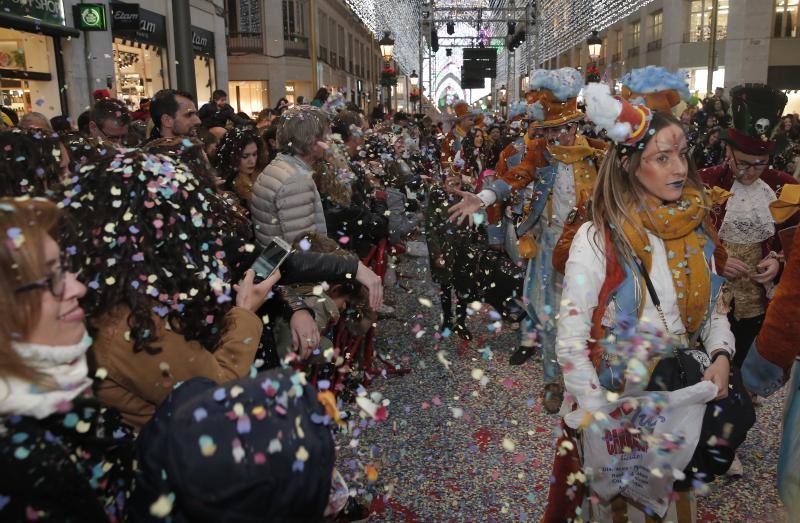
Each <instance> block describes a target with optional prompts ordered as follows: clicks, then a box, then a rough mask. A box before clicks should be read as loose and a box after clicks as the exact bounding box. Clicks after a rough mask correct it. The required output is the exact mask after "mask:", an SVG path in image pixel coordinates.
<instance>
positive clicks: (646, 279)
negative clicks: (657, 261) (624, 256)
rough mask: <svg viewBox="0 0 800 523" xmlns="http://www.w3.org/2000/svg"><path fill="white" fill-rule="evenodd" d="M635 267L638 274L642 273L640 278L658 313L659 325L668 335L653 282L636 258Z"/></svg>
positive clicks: (664, 317)
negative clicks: (661, 324) (637, 269)
mask: <svg viewBox="0 0 800 523" xmlns="http://www.w3.org/2000/svg"><path fill="white" fill-rule="evenodd" d="M636 266H637V267H638V268H639V272H641V273H642V277H643V278H644V283H645V286H646V287H647V294H649V295H650V299H651V300H653V306H654V307H655V308H656V310H657V311H658V316H659V317H660V318H661V323H663V324H664V330H665V331H666V333H667V334H669V333H670V332H669V327H668V326H667V318H666V316H664V311H663V310H661V300H659V299H658V293H657V292H656V288H655V286H654V285H653V281H652V280H651V279H650V275H649V274H647V269H646V268H645V266H644V264H643V263H642V260H640V259H639V258H636Z"/></svg>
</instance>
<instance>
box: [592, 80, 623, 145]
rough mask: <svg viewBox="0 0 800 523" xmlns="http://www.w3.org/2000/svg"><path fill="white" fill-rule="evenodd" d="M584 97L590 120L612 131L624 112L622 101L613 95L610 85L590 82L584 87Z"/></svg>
mask: <svg viewBox="0 0 800 523" xmlns="http://www.w3.org/2000/svg"><path fill="white" fill-rule="evenodd" d="M583 99H584V101H585V103H586V116H587V117H588V118H589V120H591V121H592V122H594V124H595V125H596V126H597V127H600V128H602V129H605V130H606V131H608V132H609V133H610V132H611V131H612V129H613V128H614V127H615V125H616V124H617V118H619V115H620V113H621V112H622V102H620V101H619V100H617V99H616V98H614V97H613V96H611V91H610V90H609V87H608V86H607V85H606V84H601V83H590V84H589V85H587V86H586V87H584V88H583ZM628 127H630V126H628Z"/></svg>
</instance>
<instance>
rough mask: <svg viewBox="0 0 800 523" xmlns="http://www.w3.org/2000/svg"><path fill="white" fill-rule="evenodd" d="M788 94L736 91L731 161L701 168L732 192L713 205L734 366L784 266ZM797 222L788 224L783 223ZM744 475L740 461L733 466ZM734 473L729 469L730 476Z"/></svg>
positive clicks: (755, 88) (712, 183) (727, 134)
mask: <svg viewBox="0 0 800 523" xmlns="http://www.w3.org/2000/svg"><path fill="white" fill-rule="evenodd" d="M786 102H787V98H786V95H785V94H783V93H782V92H781V91H779V90H777V89H774V88H772V87H770V86H767V85H764V84H745V85H740V86H737V87H734V88H733V89H732V90H731V117H732V122H731V123H732V127H731V128H729V129H725V131H724V134H723V138H724V141H725V144H726V160H725V162H724V163H723V164H722V165H719V166H716V167H710V168H708V169H704V170H702V171H699V175H700V177H701V179H702V180H703V183H705V184H706V185H707V186H708V187H711V188H715V187H719V188H721V189H724V190H725V191H728V192H730V193H732V194H731V196H729V197H728V198H727V200H726V201H725V202H724V203H723V204H722V205H715V206H714V207H713V208H712V214H711V216H712V220H713V221H714V225H715V227H716V228H717V230H718V231H719V238H720V241H721V242H722V245H723V246H724V247H725V249H726V250H727V252H728V259H727V262H726V263H725V266H724V267H722V268H721V267H717V272H719V273H721V274H722V275H724V276H725V278H727V280H728V281H727V282H726V283H725V284H724V285H723V288H722V293H721V295H722V300H723V302H724V305H726V306H727V307H726V308H727V309H728V310H730V313H729V317H728V319H729V320H730V324H731V331H732V332H733V334H734V336H735V337H736V354H735V356H734V359H733V364H734V365H735V366H737V367H739V368H741V366H742V363H743V362H744V360H745V357H746V356H747V352H748V350H749V348H750V345H751V344H752V342H753V340H754V339H755V337H756V336H757V335H758V332H759V330H760V329H761V325H762V323H763V322H764V313H765V311H766V306H767V291H768V290H769V289H770V288H771V287H772V286H773V284H774V280H775V278H776V277H777V275H778V273H779V272H780V269H781V263H782V262H781V256H780V253H781V246H780V242H779V241H778V236H777V230H776V225H775V222H774V220H773V218H772V214H771V213H770V208H769V207H770V203H771V202H772V201H774V200H775V199H776V193H777V192H778V191H779V190H780V188H781V187H782V186H783V185H785V184H794V183H797V182H796V181H795V180H794V178H792V177H791V176H790V175H789V174H787V173H785V172H782V171H778V170H775V169H772V168H771V167H770V155H771V153H772V151H773V149H774V145H775V144H774V142H773V141H772V140H771V139H770V136H772V132H773V130H774V129H775V127H776V126H777V125H778V124H779V123H780V121H781V115H782V113H783V109H784V107H785V106H786ZM788 225H791V224H782V225H781V227H784V226H788ZM737 466H738V469H739V470H738V472H739V473H741V465H740V464H738V463H737V462H736V461H735V462H734V464H733V465H732V466H731V470H732V471H734V472H736V471H735V470H734V469H736V468H737ZM730 473H731V471H729V474H730Z"/></svg>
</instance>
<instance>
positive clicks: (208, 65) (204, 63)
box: [194, 55, 217, 105]
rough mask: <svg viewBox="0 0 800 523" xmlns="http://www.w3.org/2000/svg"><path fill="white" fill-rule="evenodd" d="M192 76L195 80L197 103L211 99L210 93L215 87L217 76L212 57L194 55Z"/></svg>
mask: <svg viewBox="0 0 800 523" xmlns="http://www.w3.org/2000/svg"><path fill="white" fill-rule="evenodd" d="M194 76H195V81H196V82H197V103H198V104H200V105H202V104H203V102H205V101H208V100H211V95H212V93H213V92H214V90H215V89H216V85H217V77H216V70H215V68H214V59H213V58H211V57H210V56H197V55H195V57H194Z"/></svg>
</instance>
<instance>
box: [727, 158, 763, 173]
mask: <svg viewBox="0 0 800 523" xmlns="http://www.w3.org/2000/svg"><path fill="white" fill-rule="evenodd" d="M731 158H733V168H734V169H735V170H737V171H739V174H744V173H745V172H747V171H749V170H750V169H752V170H753V171H756V172H760V171H763V170H764V169H765V168H766V167H767V165H769V160H764V161H762V162H752V163H751V162H746V161H744V160H737V159H736V155H735V154H734V155H731Z"/></svg>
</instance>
